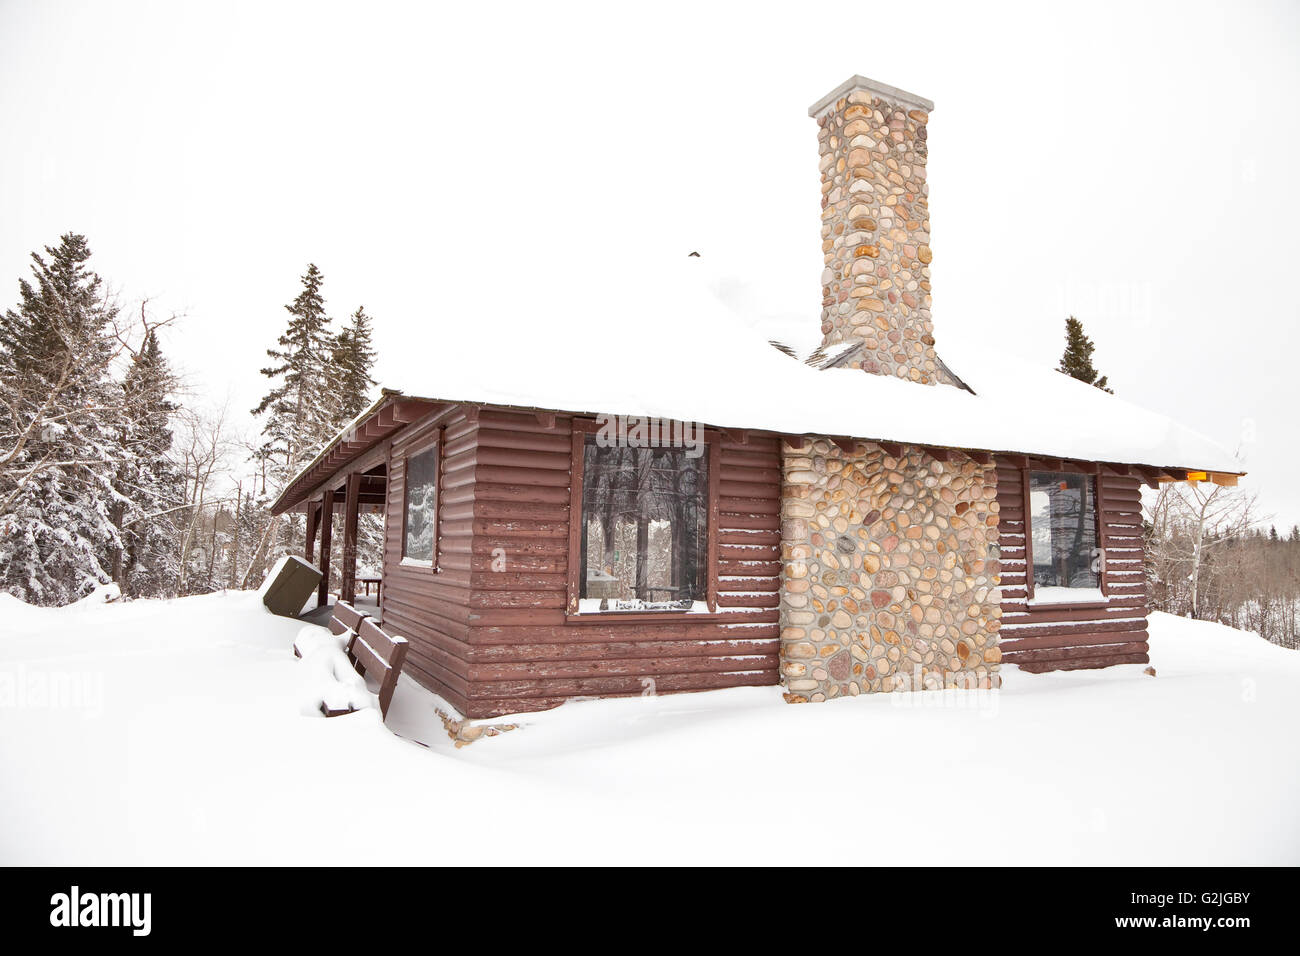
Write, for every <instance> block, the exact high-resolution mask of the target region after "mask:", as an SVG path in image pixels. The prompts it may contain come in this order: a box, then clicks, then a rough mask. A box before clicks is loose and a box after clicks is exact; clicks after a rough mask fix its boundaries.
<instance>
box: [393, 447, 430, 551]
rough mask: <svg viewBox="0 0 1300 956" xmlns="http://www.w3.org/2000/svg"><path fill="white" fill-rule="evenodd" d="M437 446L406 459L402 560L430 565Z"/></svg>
mask: <svg viewBox="0 0 1300 956" xmlns="http://www.w3.org/2000/svg"><path fill="white" fill-rule="evenodd" d="M437 505H438V446H436V445H435V446H433V447H432V448H430V449H428V450H427V451H422V452H420V453H419V454H418V455H412V456H411V457H410V458H408V459H406V518H405V521H406V540H405V541H404V543H403V551H402V556H403V557H404V558H409V559H410V560H412V561H427V562H429V563H430V564H432V563H433V551H434V545H435V538H436V536H437V514H436V511H437Z"/></svg>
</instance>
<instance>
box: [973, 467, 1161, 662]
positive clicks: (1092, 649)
mask: <svg viewBox="0 0 1300 956" xmlns="http://www.w3.org/2000/svg"><path fill="white" fill-rule="evenodd" d="M997 468H998V516H999V521H998V538H999V544H1000V546H1001V550H1002V583H1001V587H1002V627H1001V631H1000V634H1001V639H1000V647H1001V649H1002V659H1003V660H1004V661H1007V662H1008V663H1012V664H1017V665H1019V666H1020V667H1021V668H1022V669H1024V670H1027V671H1034V672H1038V671H1045V670H1064V669H1073V668H1085V667H1106V666H1109V665H1111V664H1129V663H1133V664H1144V663H1147V661H1148V656H1147V629H1146V627H1147V625H1146V616H1147V601H1146V585H1145V577H1144V575H1143V571H1142V547H1143V544H1142V505H1141V497H1140V492H1139V490H1140V488H1141V481H1140V479H1138V478H1136V477H1129V476H1118V475H1111V474H1106V473H1105V472H1106V469H1105V468H1102V469H1100V471H1101V474H1098V475H1097V514H1098V521H1097V525H1098V532H1099V538H1098V541H1099V544H1100V546H1101V547H1103V548H1104V549H1105V550H1106V567H1105V570H1104V573H1103V575H1102V592H1103V593H1104V594H1105V595H1106V597H1107V600H1106V602H1105V603H1104V604H1093V605H1088V606H1079V607H1059V608H1052V607H1037V608H1033V607H1029V606H1028V605H1027V603H1026V601H1027V581H1026V570H1027V568H1026V564H1025V555H1026V552H1025V540H1026V531H1027V528H1026V517H1027V516H1026V510H1025V509H1026V506H1027V502H1026V501H1025V491H1024V489H1025V482H1024V478H1025V472H1026V470H1030V471H1085V470H1086V469H1085V468H1084V467H1082V466H1078V465H1074V464H1071V463H1065V464H1063V465H1062V464H1060V463H1057V462H1052V463H1050V464H1048V463H1042V462H1038V461H1035V460H1034V459H1032V458H1031V459H1029V460H1028V466H1027V469H1026V468H1025V467H1024V466H1022V465H1021V464H1020V462H1019V460H1018V459H1017V458H1014V457H1010V456H1002V455H999V456H998V457H997Z"/></svg>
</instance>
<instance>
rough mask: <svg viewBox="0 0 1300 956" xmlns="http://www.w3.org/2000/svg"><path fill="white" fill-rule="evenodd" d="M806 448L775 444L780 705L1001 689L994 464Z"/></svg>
mask: <svg viewBox="0 0 1300 956" xmlns="http://www.w3.org/2000/svg"><path fill="white" fill-rule="evenodd" d="M805 442H806V444H805V447H803V448H802V449H796V448H792V447H791V446H790V445H789V444H783V445H782V451H783V460H782V471H783V484H782V506H781V514H782V533H781V538H782V544H781V548H782V562H783V572H782V582H781V583H782V587H781V673H782V679H783V681H784V683H785V686H786V691H787V693H786V695H785V696H786V700H788V701H790V702H791V703H802V702H805V701H821V700H828V699H830V698H833V697H843V696H845V695H857V694H861V693H870V692H873V691H894V690H923V689H924V690H929V689H935V688H942V687H963V688H975V687H979V688H987V687H996V686H998V684H999V682H1000V678H999V677H998V662H999V661H1000V660H1001V654H1000V652H999V650H998V626H999V618H1000V615H1001V608H1000V606H999V595H998V590H997V584H998V574H999V566H998V561H997V551H996V547H997V540H998V527H997V523H998V504H997V498H996V496H997V472H996V470H995V468H994V466H993V465H991V464H990V465H981V464H979V463H977V462H976V461H974V460H973V459H971V458H968V457H966V456H965V455H962V454H961V453H960V452H952V453H951V455H952V458H951V460H949V461H939V460H937V459H936V458H935V457H934V456H933V455H931V454H929V453H927V452H926V451H925V450H923V449H921V448H917V447H914V446H910V445H905V446H903V447H902V450H901V454H900V455H899V457H897V458H895V457H893V456H891V455H890V454H888V453H887V452H886V450H885V449H884V448H882V447H881V446H880V445H877V444H874V443H870V442H860V443H858V444H857V446H856V447H855V449H854V451H853V452H852V453H848V452H845V451H843V450H842V449H841V448H840V447H839V446H838V445H836V444H835V443H833V442H830V441H828V440H825V439H816V440H813V439H806V440H805Z"/></svg>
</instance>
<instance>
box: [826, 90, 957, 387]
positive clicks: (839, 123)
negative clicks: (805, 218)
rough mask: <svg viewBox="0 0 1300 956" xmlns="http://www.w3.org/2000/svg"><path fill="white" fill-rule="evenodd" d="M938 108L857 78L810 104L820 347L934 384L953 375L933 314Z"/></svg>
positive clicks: (850, 361) (851, 361) (860, 364)
mask: <svg viewBox="0 0 1300 956" xmlns="http://www.w3.org/2000/svg"><path fill="white" fill-rule="evenodd" d="M933 109H934V104H933V103H931V102H930V101H929V100H927V99H923V98H922V97H920V96H917V95H915V94H913V93H906V92H904V91H903V90H899V89H895V88H894V87H892V86H887V85H885V84H884V83H877V82H876V81H875V80H869V79H867V78H866V77H863V76H854V77H851V78H850V79H848V80H846V81H845V82H843V83H841V84H840V85H839V86H837V87H836V88H835V89H833V90H832V91H831V92H830V93H828V94H827V95H826V96H824V97H822V98H821V99H820V100H818V101H817V102H816V103H814V104H813V105H812V107H811V108H810V109H809V110H808V114H809V115H810V116H812V117H813V118H814V119H816V120H817V124H818V126H819V127H820V129H819V130H818V133H817V141H818V147H819V149H820V152H821V163H820V168H821V173H822V253H823V255H824V256H825V260H826V268H825V270H824V271H823V272H822V296H823V298H822V306H823V307H822V344H823V346H833V345H835V344H836V343H840V342H853V343H855V344H858V345H860V348H859V349H857V350H856V351H853V352H852V353H851V354H850V355H849V356H846V361H845V362H843V363H842V364H843V365H847V366H850V367H857V368H861V369H863V370H864V371H867V372H874V373H876V374H878V375H896V376H898V377H899V378H904V379H909V380H911V381H913V382H921V383H923V384H927V385H931V384H934V383H936V382H948V383H951V382H952V380H951V378H949V376H948V375H947V373H946V371H945V370H944V369H943V367H942V366H941V365H940V363H939V362H938V360H937V359H936V357H935V351H934V326H933V322H932V320H931V317H930V206H929V199H928V187H927V186H926V182H925V163H926V154H927V148H926V122H927V120H928V119H929V114H930V111H931V110H933Z"/></svg>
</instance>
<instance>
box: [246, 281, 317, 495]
mask: <svg viewBox="0 0 1300 956" xmlns="http://www.w3.org/2000/svg"><path fill="white" fill-rule="evenodd" d="M323 278H324V277H323V276H322V275H321V273H320V270H319V269H317V268H316V266H315V265H308V266H307V272H306V273H305V274H304V275H303V277H302V291H301V292H299V293H298V296H297V298H295V299H294V300H293V302H291V303H290V304H288V305H286V306H285V309H286V310H287V311H288V313H289V323H288V326H287V327H286V329H285V331H284V333H283V334H282V335H281V336H280V337H279V339H278V340H277V342H278V345H279V347H278V348H272V349H267V351H266V354H267V355H268V356H269V357H270V358H271V359H272V360H273V361H274V363H275V364H273V365H271V366H268V367H267V368H264V369H262V374H263V375H265V376H266V377H267V378H269V379H271V380H272V383H273V384H272V387H271V390H270V391H269V392H267V394H266V396H265V397H264V398H263V399H262V401H261V403H260V404H259V405H258V406H257V407H256V408H254V409H253V414H254V415H263V414H265V415H266V416H267V417H266V422H265V424H264V426H263V428H262V434H263V435H264V436H265V437H266V443H265V444H264V445H263V448H262V453H263V454H265V455H266V456H267V457H269V458H270V459H271V460H272V461H274V462H275V463H276V464H275V465H274V466H273V468H272V473H271V475H270V476H269V477H270V478H271V482H272V485H273V487H274V488H275V489H276V490H277V491H278V490H279V489H280V488H282V487H283V486H284V483H285V482H286V481H287V480H288V479H289V478H291V477H292V476H293V475H294V474H295V473H296V472H297V471H298V469H299V468H300V467H301V466H302V465H303V464H305V463H306V462H307V461H308V460H309V459H310V458H311V456H312V455H313V454H315V451H316V449H317V448H318V447H319V446H320V445H321V444H323V443H324V442H325V441H327V440H328V438H329V436H330V435H331V434H332V426H333V424H334V417H335V416H334V409H335V402H334V400H333V399H332V397H331V395H330V381H329V379H330V376H329V375H328V369H327V363H328V361H329V359H330V358H331V356H332V354H333V347H334V341H333V336H332V335H331V334H330V331H329V321H330V320H329V317H328V316H326V314H325V301H324V299H323V298H322V297H321V291H320V290H321V283H322V281H323Z"/></svg>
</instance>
